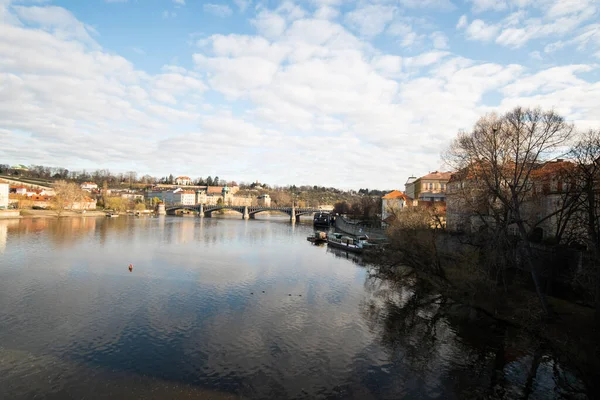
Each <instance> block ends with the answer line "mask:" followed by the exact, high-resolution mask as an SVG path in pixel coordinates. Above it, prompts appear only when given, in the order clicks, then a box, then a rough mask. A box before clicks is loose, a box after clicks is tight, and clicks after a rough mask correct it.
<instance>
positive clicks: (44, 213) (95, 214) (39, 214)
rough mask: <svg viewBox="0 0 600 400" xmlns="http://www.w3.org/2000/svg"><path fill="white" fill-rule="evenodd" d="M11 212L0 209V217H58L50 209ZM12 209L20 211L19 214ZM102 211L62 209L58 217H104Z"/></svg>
mask: <svg viewBox="0 0 600 400" xmlns="http://www.w3.org/2000/svg"><path fill="white" fill-rule="evenodd" d="M9 211H13V212H9V213H3V212H1V211H0V219H21V218H58V216H57V215H56V212H55V211H52V210H9ZM14 211H20V213H19V214H16V213H14ZM105 214H106V213H105V212H104V211H98V210H92V211H86V212H85V213H83V212H81V211H63V212H62V213H61V215H60V218H65V217H69V218H73V217H104V216H105Z"/></svg>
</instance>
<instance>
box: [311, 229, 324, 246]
mask: <svg viewBox="0 0 600 400" xmlns="http://www.w3.org/2000/svg"><path fill="white" fill-rule="evenodd" d="M306 240H308V241H309V242H311V243H315V244H319V243H325V242H327V232H322V231H317V232H315V234H314V235H312V236H308V237H307V238H306Z"/></svg>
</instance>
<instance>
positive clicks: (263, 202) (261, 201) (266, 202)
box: [258, 193, 271, 207]
mask: <svg viewBox="0 0 600 400" xmlns="http://www.w3.org/2000/svg"><path fill="white" fill-rule="evenodd" d="M258 205H259V206H261V207H271V196H269V195H268V194H266V193H265V194H261V195H260V196H258Z"/></svg>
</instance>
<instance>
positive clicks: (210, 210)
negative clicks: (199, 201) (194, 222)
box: [204, 205, 244, 217]
mask: <svg viewBox="0 0 600 400" xmlns="http://www.w3.org/2000/svg"><path fill="white" fill-rule="evenodd" d="M220 210H233V211H237V212H239V213H240V214H244V207H240V206H228V205H222V206H208V207H206V206H205V207H204V216H206V217H210V216H211V215H212V213H213V212H215V211H220Z"/></svg>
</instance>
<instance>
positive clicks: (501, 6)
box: [470, 0, 508, 13]
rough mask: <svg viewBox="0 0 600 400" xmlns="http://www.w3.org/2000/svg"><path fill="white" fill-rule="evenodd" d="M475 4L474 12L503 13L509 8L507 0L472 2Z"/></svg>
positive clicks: (478, 0) (476, 0)
mask: <svg viewBox="0 0 600 400" xmlns="http://www.w3.org/2000/svg"><path fill="white" fill-rule="evenodd" d="M470 1H471V3H473V12H474V13H480V12H484V11H503V10H506V9H507V8H508V3H507V1H506V0H470Z"/></svg>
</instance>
